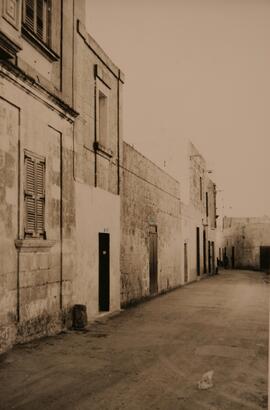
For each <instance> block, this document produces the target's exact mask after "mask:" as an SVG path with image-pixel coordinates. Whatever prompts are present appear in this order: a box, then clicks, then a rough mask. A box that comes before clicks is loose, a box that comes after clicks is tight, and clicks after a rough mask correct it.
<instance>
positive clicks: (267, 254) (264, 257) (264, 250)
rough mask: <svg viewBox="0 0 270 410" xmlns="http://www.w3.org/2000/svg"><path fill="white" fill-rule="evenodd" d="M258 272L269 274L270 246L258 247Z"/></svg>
mask: <svg viewBox="0 0 270 410" xmlns="http://www.w3.org/2000/svg"><path fill="white" fill-rule="evenodd" d="M260 270H261V271H263V272H268V273H270V246H260Z"/></svg>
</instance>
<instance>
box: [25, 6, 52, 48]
mask: <svg viewBox="0 0 270 410" xmlns="http://www.w3.org/2000/svg"><path fill="white" fill-rule="evenodd" d="M50 1H51V0H24V1H23V24H24V26H25V27H26V28H27V29H28V30H30V31H31V32H32V33H33V34H35V36H36V37H37V38H38V39H39V40H41V41H42V42H43V43H46V44H48V45H49V43H50V14H51V5H50Z"/></svg>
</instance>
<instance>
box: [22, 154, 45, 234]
mask: <svg viewBox="0 0 270 410" xmlns="http://www.w3.org/2000/svg"><path fill="white" fill-rule="evenodd" d="M24 166H25V188H24V207H25V224H24V226H25V228H24V229H25V237H30V238H40V237H44V238H45V159H44V158H42V157H39V156H37V155H35V154H32V153H29V152H28V151H25V159H24Z"/></svg>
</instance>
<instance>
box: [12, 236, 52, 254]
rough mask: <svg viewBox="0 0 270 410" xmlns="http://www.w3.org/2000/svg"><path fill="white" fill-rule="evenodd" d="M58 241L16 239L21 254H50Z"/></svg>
mask: <svg viewBox="0 0 270 410" xmlns="http://www.w3.org/2000/svg"><path fill="white" fill-rule="evenodd" d="M55 243H56V241H48V240H47V239H16V240H15V246H16V248H17V249H18V250H19V252H48V251H49V250H50V248H52V247H53V246H54V245H55Z"/></svg>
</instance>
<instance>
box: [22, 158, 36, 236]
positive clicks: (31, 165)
mask: <svg viewBox="0 0 270 410" xmlns="http://www.w3.org/2000/svg"><path fill="white" fill-rule="evenodd" d="M24 193H25V232H26V233H27V234H28V235H31V236H33V235H34V233H35V225H36V223H35V220H36V204H35V202H36V201H35V161H34V160H33V159H32V158H31V157H28V156H26V157H25V192H24Z"/></svg>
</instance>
